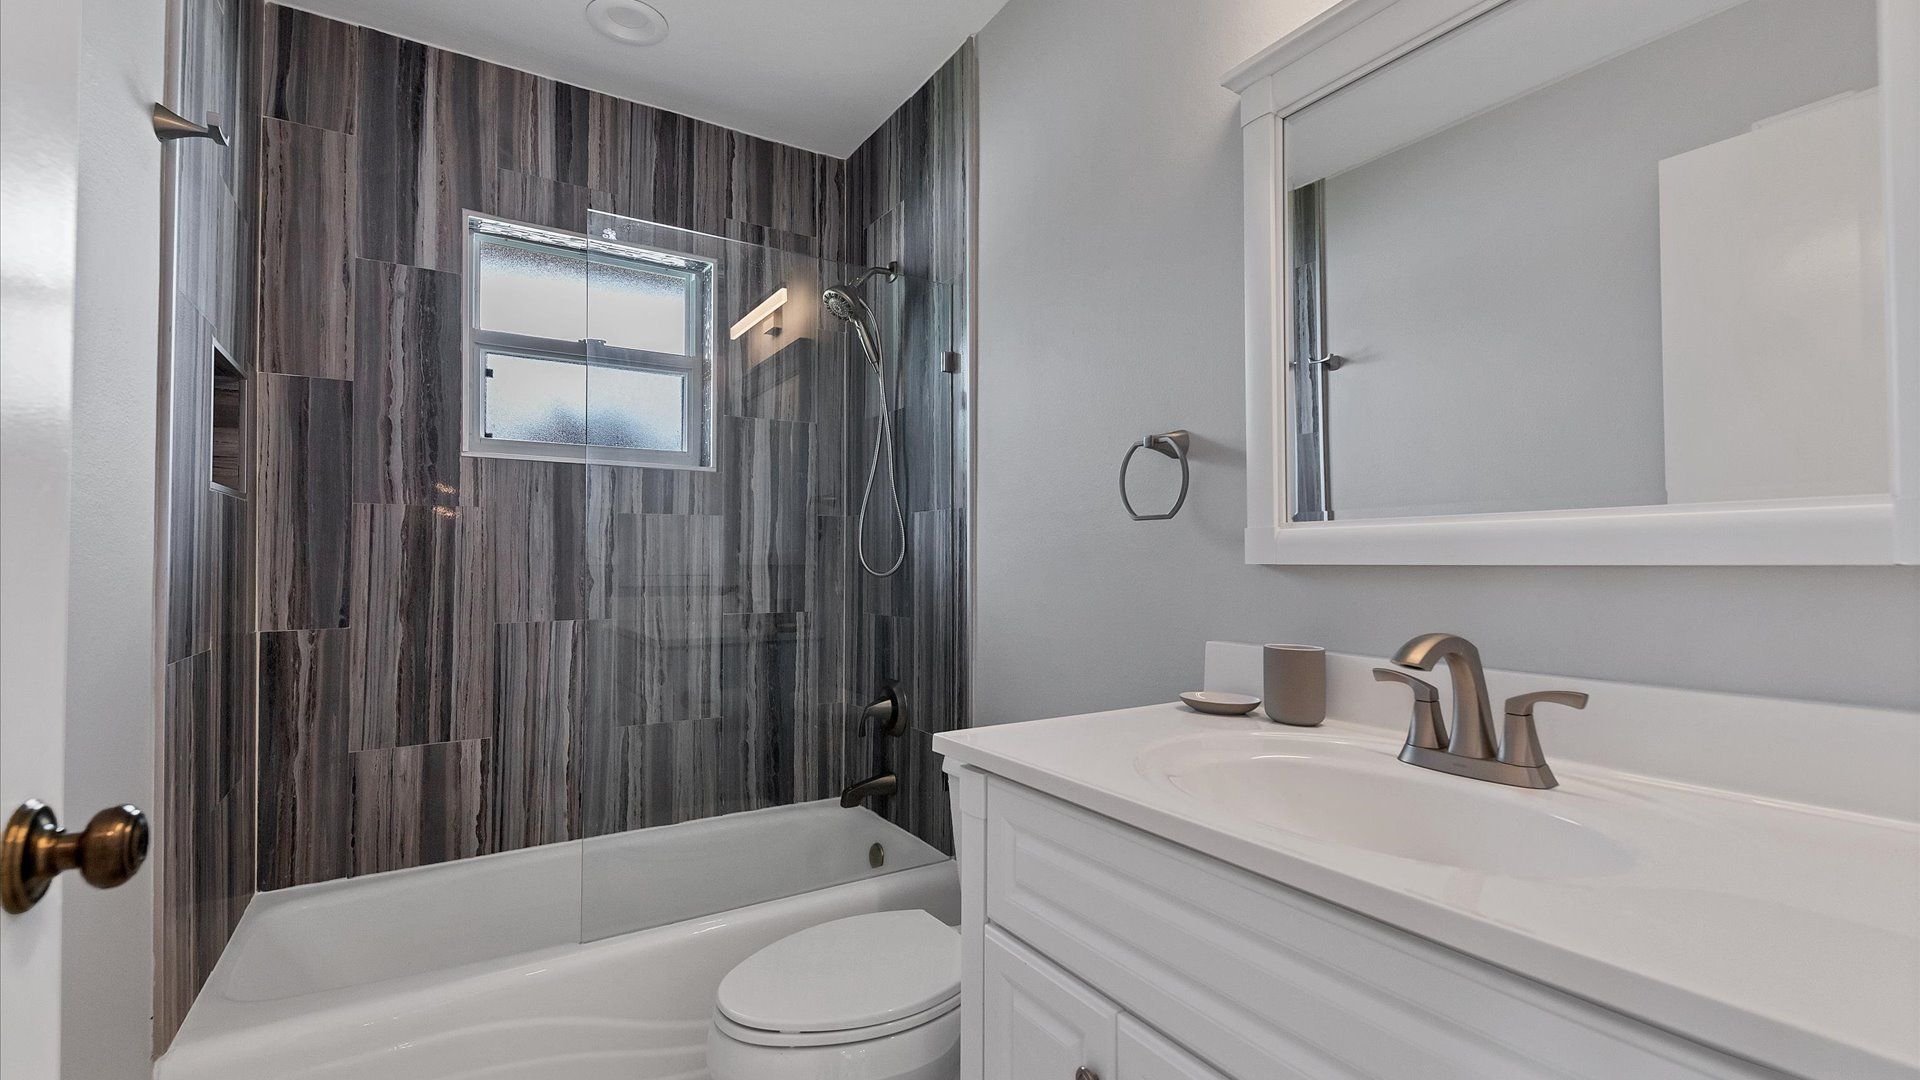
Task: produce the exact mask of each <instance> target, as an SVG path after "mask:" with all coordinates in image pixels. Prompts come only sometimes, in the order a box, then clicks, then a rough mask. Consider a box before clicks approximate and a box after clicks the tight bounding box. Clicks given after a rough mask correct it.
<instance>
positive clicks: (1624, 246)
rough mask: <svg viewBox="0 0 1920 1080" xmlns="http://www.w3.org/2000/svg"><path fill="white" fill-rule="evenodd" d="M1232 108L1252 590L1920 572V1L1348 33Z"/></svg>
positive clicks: (1427, 12) (1434, 23) (1501, 10)
mask: <svg viewBox="0 0 1920 1080" xmlns="http://www.w3.org/2000/svg"><path fill="white" fill-rule="evenodd" d="M1227 85H1228V86H1229V87H1230V88H1231V89H1234V90H1236V91H1238V92H1239V93H1240V95H1241V102H1242V108H1241V119H1242V124H1243V128H1242V130H1243V138H1244V144H1245V153H1246V173H1245V181H1246V208H1245V214H1246V256H1247V263H1246V265H1247V293H1246V303H1247V347H1248V357H1247V363H1248V372H1247V387H1248V402H1247V425H1248V453H1249V461H1248V530H1247V561H1249V562H1260V563H1361V564H1365V563H1374V564H1503V563H1504V564H1536V565H1555V564H1560V565H1566V564H1586V565H1609V564H1642V565H1646V564H1675V565H1678V564H1728V565H1732V564H1748V565H1752V564H1845V563H1853V564H1890V563H1903V562H1907V563H1910V562H1920V0H1609V2H1607V3H1594V2H1592V0H1500V2H1487V0H1478V2H1474V0H1346V2H1344V3H1340V4H1336V5H1335V6H1334V7H1333V8H1331V9H1329V10H1328V11H1327V12H1326V13H1325V14H1323V15H1322V16H1320V17H1319V18H1318V19H1316V20H1314V21H1313V22H1312V23H1310V24H1308V25H1307V26H1305V27H1303V28H1302V29H1301V30H1299V31H1298V32H1296V33H1295V34H1293V35H1291V36H1289V37H1288V38H1286V39H1284V40H1282V41H1281V42H1279V43H1277V44H1275V45H1274V46H1273V47H1271V48H1269V49H1268V50H1266V51H1265V52H1263V53H1261V54H1260V55H1259V56H1256V57H1255V58H1254V59H1252V60H1250V61H1248V62H1247V63H1246V64H1244V65H1242V66H1241V67H1240V68H1239V69H1236V71H1234V72H1233V73H1231V74H1230V75H1229V76H1228V78H1227Z"/></svg>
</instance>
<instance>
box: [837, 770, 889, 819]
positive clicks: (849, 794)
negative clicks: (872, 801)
mask: <svg viewBox="0 0 1920 1080" xmlns="http://www.w3.org/2000/svg"><path fill="white" fill-rule="evenodd" d="M898 790H900V778H899V777H897V776H895V775H893V774H892V773H890V772H883V773H881V774H880V775H878V776H869V777H867V778H866V779H865V780H862V781H860V782H859V783H857V784H848V785H847V790H845V791H843V792H841V793H840V805H841V806H843V807H845V808H846V809H848V810H851V809H853V808H854V807H856V806H859V805H860V803H861V802H862V801H863V800H865V799H868V798H870V797H872V796H875V795H891V794H893V793H894V792H896V791H898Z"/></svg>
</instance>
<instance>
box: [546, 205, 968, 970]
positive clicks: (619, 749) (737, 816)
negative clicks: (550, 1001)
mask: <svg viewBox="0 0 1920 1080" xmlns="http://www.w3.org/2000/svg"><path fill="white" fill-rule="evenodd" d="M586 232H587V236H588V280H589V288H588V315H589V318H588V326H589V329H588V337H589V342H588V344H589V346H590V347H591V349H592V355H591V358H590V360H589V362H588V363H587V364H586V366H585V376H586V393H587V407H586V416H587V436H586V440H585V442H586V446H587V459H588V465H587V479H586V489H587V497H586V503H585V508H584V515H585V522H584V525H585V531H586V534H587V536H588V538H589V541H588V546H589V552H588V558H587V569H588V572H589V573H590V574H592V575H594V579H595V580H594V585H593V591H594V593H595V596H596V601H597V607H596V610H595V611H594V612H593V614H594V616H595V617H593V618H590V619H588V620H586V622H585V624H584V630H583V633H582V635H581V641H582V647H581V653H580V659H579V663H580V665H581V675H580V677H581V680H582V683H583V685H584V688H585V692H584V694H583V695H582V702H581V706H580V708H579V710H578V715H577V716H576V717H575V718H574V723H575V732H574V738H573V740H572V742H573V745H572V753H573V755H574V763H573V765H574V768H573V772H574V774H575V776H576V778H577V792H578V794H577V810H578V818H579V834H580V835H582V836H584V837H586V838H587V839H586V845H585V850H584V853H583V859H582V882H581V883H582V912H581V917H582V935H583V938H584V939H586V940H593V939H597V938H601V937H605V936H608V935H611V934H617V933H624V932H629V931H633V930H638V929H644V928H648V927H652V926H659V925H663V924H666V923H671V922H678V921H681V920H685V919H691V918H697V917H701V916H705V915H709V914H713V913H715V912H718V911H722V910H727V909H731V908H736V907H740V906H744V905H746V904H752V903H758V902H762V901H766V900H773V899H779V898H781V897H785V896H789V895H792V894H794V893H797V892H804V891H810V890H812V889H816V888H823V887H826V886H828V885H832V884H838V883H841V882H844V881H851V880H857V879H860V878H863V877H868V876H872V875H875V874H880V873H886V872H890V871H894V870H899V869H905V868H907V867H911V866H919V865H926V864H928V863H930V862H934V861H938V860H939V859H941V858H943V857H944V856H943V855H941V853H940V852H939V851H938V850H936V849H935V848H933V847H931V846H929V845H927V844H925V843H923V842H921V841H919V840H917V839H916V838H914V837H913V836H911V835H910V834H907V833H904V832H901V831H900V830H899V829H897V828H895V827H894V826H892V825H890V824H889V823H888V822H886V821H885V820H884V819H882V818H881V817H879V816H877V815H875V814H874V813H872V812H871V811H870V810H868V809H865V808H854V809H845V810H843V809H842V808H841V807H840V806H839V805H838V802H837V801H836V800H837V799H838V797H839V795H840V793H841V791H842V789H843V788H844V787H845V786H846V785H847V784H848V783H850V782H852V781H853V780H857V779H860V778H862V777H866V776H868V775H871V774H872V773H873V772H875V771H878V770H879V769H880V768H882V767H884V764H885V750H886V748H885V747H884V746H882V745H880V742H879V740H877V739H875V738H873V737H871V736H870V735H862V734H861V733H860V732H859V731H858V729H857V723H858V719H859V711H860V707H861V705H863V704H864V703H865V699H866V695H867V694H868V692H869V688H867V687H864V686H860V687H856V686H855V685H854V683H855V679H856V674H855V673H856V670H857V667H858V663H859V661H858V657H857V654H858V653H859V652H860V651H861V648H862V645H861V641H860V635H859V634H858V633H857V632H856V631H857V628H858V627H859V625H860V623H861V618H860V602H861V588H862V585H861V583H860V582H859V581H858V579H857V571H856V570H855V568H854V554H853V552H854V546H853V539H854V538H853V533H852V531H851V529H852V523H851V519H850V515H852V514H853V513H854V512H855V510H857V499H858V496H859V492H858V490H854V489H852V485H853V484H854V483H856V482H857V481H858V479H859V477H853V476H852V475H851V474H852V473H853V471H854V467H855V463H856V458H855V454H854V449H855V447H856V446H857V445H859V444H860V442H861V436H863V435H864V429H865V425H863V424H861V423H859V419H858V418H860V417H861V416H863V415H864V413H863V411H862V407H861V404H860V401H859V399H858V398H856V397H855V396H854V395H857V394H860V393H862V392H863V390H862V385H863V384H861V383H860V382H858V381H856V378H855V376H861V377H865V375H866V369H865V365H864V362H862V363H861V364H860V366H859V367H858V368H856V367H855V366H854V364H853V363H852V359H851V358H852V357H853V355H854V354H853V353H852V352H850V350H852V349H857V348H858V346H857V344H856V343H855V342H854V340H853V335H852V334H851V333H849V331H848V324H847V323H846V322H845V321H843V320H841V319H838V318H835V317H833V316H832V315H831V314H829V313H828V312H826V310H825V309H824V307H823V305H822V291H823V289H824V288H825V287H826V286H827V285H829V284H832V283H834V282H838V281H843V280H845V278H846V276H847V275H848V273H849V270H848V268H846V267H843V266H841V265H839V264H838V263H834V262H830V261H825V260H822V259H820V258H819V257H818V256H817V255H813V254H809V253H806V252H795V251H787V250H782V249H779V248H775V247H771V246H767V245H764V244H759V243H750V242H747V241H744V240H734V239H727V238H723V237H717V236H711V235H707V234H702V233H696V232H690V231H687V230H683V229H675V228H671V227H668V226H663V225H658V224H654V223H651V222H646V221H640V220H637V219H634V218H628V217H622V216H618V215H614V214H609V213H603V212H598V211H595V212H593V213H591V214H590V215H589V220H588V223H587V230H586ZM635 267H642V268H644V269H647V270H648V271H649V272H651V269H652V268H663V269H662V270H660V272H658V273H655V275H654V276H653V277H651V278H648V277H644V276H643V274H642V273H641V272H640V271H637V270H636V269H635ZM667 271H671V274H669V273H668V272H667ZM676 275H677V276H676ZM857 464H858V466H859V468H861V469H864V467H865V465H866V461H865V459H858V461H857ZM862 475H864V474H862ZM935 779H936V782H937V777H936V778H935Z"/></svg>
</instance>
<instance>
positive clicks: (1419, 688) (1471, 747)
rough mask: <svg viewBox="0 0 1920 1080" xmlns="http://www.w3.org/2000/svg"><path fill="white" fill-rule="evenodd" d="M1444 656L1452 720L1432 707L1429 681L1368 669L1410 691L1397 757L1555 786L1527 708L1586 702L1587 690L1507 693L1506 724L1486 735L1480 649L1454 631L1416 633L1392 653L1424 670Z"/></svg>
mask: <svg viewBox="0 0 1920 1080" xmlns="http://www.w3.org/2000/svg"><path fill="white" fill-rule="evenodd" d="M1443 660H1444V661H1446V665H1447V673H1448V675H1449V676H1451V677H1452V679H1453V726H1452V728H1451V729H1449V728H1448V727H1447V724H1446V720H1445V718H1444V717H1443V716H1442V715H1441V712H1440V692H1439V691H1438V690H1436V689H1434V687H1433V685H1432V684H1431V683H1428V682H1426V681H1425V680H1423V679H1419V678H1415V677H1414V676H1412V675H1409V674H1407V673H1406V672H1405V671H1401V670H1398V669H1396V668H1374V669H1373V677H1374V679H1376V680H1377V681H1379V682H1397V683H1401V684H1403V685H1405V686H1406V687H1407V688H1409V689H1411V690H1412V691H1413V717H1412V719H1411V720H1410V721H1409V722H1408V725H1407V742H1406V745H1405V746H1402V747H1401V748H1400V760H1401V761H1404V762H1406V763H1407V764H1409V765H1418V766H1420V767H1421V768H1423V769H1433V770H1435V771H1436V772H1443V773H1452V774H1453V775H1455V776H1465V777H1470V778H1472V779H1475V780H1487V781H1491V782H1493V783H1496V784H1509V785H1512V786H1514V787H1525V788H1550V787H1554V786H1556V785H1558V784H1559V781H1558V780H1556V779H1554V775H1553V770H1552V769H1550V768H1548V767H1547V760H1546V758H1545V756H1543V755H1542V754H1541V752H1540V735H1539V732H1538V731H1536V730H1535V728H1534V725H1533V709H1534V706H1536V705H1540V704H1543V703H1544V704H1553V705H1565V706H1567V707H1568V708H1572V709H1584V708H1586V707H1587V695H1585V694H1583V693H1580V692H1579V691H1577V690H1542V691H1538V692H1536V693H1532V694H1521V695H1519V696H1518V697H1511V698H1508V699H1507V703H1506V710H1505V711H1506V722H1505V724H1503V725H1502V727H1503V730H1502V733H1501V738H1500V740H1499V741H1498V742H1497V743H1496V742H1495V741H1494V734H1493V716H1492V713H1493V709H1492V706H1490V705H1489V704H1488V701H1487V676H1486V670H1485V669H1484V668H1483V667H1481V664H1480V650H1479V649H1477V648H1475V647H1474V645H1473V642H1471V641H1468V640H1467V639H1466V638H1463V637H1461V636H1459V635H1458V634H1422V635H1420V636H1419V637H1417V638H1414V639H1413V640H1412V641H1409V642H1407V643H1406V644H1405V645H1402V646H1400V651H1399V652H1397V653H1394V654H1393V662H1394V663H1395V664H1397V665H1399V667H1401V668H1411V669H1413V670H1416V671H1432V670H1433V669H1434V668H1435V667H1437V666H1439V664H1440V662H1441V661H1443Z"/></svg>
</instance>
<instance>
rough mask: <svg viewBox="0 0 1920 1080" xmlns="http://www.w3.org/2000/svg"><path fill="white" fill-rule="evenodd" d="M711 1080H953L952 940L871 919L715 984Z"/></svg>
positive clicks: (913, 915) (784, 942)
mask: <svg viewBox="0 0 1920 1080" xmlns="http://www.w3.org/2000/svg"><path fill="white" fill-rule="evenodd" d="M707 1070H708V1071H709V1072H710V1073H711V1074H712V1076H713V1080H956V1078H957V1077H958V1076H959V1074H960V932H959V931H958V930H955V929H954V928H953V927H951V926H948V925H947V924H945V923H943V922H941V921H940V920H939V919H936V918H934V917H933V916H932V915H929V914H927V913H926V912H924V911H919V910H914V911H878V912H872V913H869V914H866V915H855V916H852V917H850V918H845V919H836V920H834V921H833V922H828V923H821V924H820V925H818V926H811V927H808V928H807V929H805V930H801V931H799V932H798V933H795V934H791V935H789V936H787V937H784V938H781V939H780V940H779V941H776V942H774V943H773V944H771V945H768V946H767V947H766V948H764V949H761V950H760V951H759V952H757V953H754V954H753V955H752V956H749V957H747V958H746V959H745V960H743V961H741V962H740V964H739V965H738V966H737V967H735V968H734V969H733V970H732V971H730V972H728V973H727V977H726V978H724V979H722V980H721V981H720V990H719V993H718V994H716V995H715V1002H714V1010H713V1024H712V1026H711V1027H710V1028H709V1029H708V1032H707Z"/></svg>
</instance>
